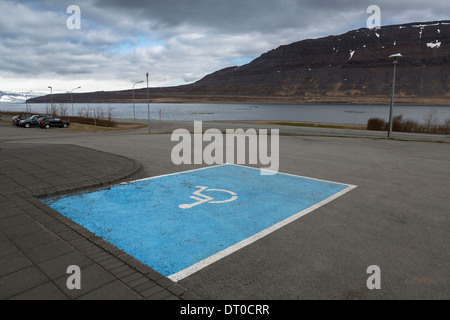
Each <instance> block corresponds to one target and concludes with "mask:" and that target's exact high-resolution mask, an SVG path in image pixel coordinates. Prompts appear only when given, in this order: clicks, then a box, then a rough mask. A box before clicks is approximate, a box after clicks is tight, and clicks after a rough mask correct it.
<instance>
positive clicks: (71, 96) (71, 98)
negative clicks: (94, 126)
mask: <svg viewBox="0 0 450 320" xmlns="http://www.w3.org/2000/svg"><path fill="white" fill-rule="evenodd" d="M80 88H81V87H77V88H73V89H72V90H71V91H70V100H72V117H74V116H75V112H74V111H73V95H72V92H73V91H74V90H77V89H80Z"/></svg>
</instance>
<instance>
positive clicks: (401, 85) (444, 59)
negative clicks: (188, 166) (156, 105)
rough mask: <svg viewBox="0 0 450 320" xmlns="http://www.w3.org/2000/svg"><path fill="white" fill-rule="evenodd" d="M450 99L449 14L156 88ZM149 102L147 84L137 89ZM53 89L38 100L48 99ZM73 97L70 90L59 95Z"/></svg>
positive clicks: (190, 94) (315, 98)
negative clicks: (393, 57) (393, 93)
mask: <svg viewBox="0 0 450 320" xmlns="http://www.w3.org/2000/svg"><path fill="white" fill-rule="evenodd" d="M394 53H401V54H402V55H403V58H401V59H399V62H398V64H397V77H396V102H399V103H401V102H404V103H411V104H450V64H449V62H450V20H446V21H434V22H417V23H408V24H402V25H391V26H383V27H381V28H379V29H367V28H361V29H358V30H353V31H349V32H347V33H344V34H341V35H337V36H328V37H323V38H319V39H307V40H302V41H298V42H294V43H292V44H289V45H283V46H280V47H278V48H276V49H273V50H271V51H269V52H266V53H264V54H262V55H261V56H260V57H258V58H256V59H255V60H253V61H252V62H250V63H248V64H246V65H243V66H240V67H237V66H233V67H228V68H225V69H222V70H219V71H216V72H214V73H211V74H209V75H207V76H205V77H204V78H202V79H200V80H199V81H197V82H195V83H192V84H188V85H183V86H177V87H164V88H151V89H150V99H151V101H152V102H295V103H320V102H322V103H389V101H390V96H391V87H392V73H393V64H392V60H391V59H390V58H388V56H390V55H391V54H394ZM135 97H136V101H146V97H147V94H146V89H145V88H144V89H139V90H135ZM49 98H50V97H49V96H44V97H40V98H35V99H32V102H49ZM131 99H132V90H124V91H113V92H103V91H102V92H91V93H78V94H76V95H75V94H74V100H75V101H77V102H129V101H131ZM53 101H55V102H58V101H59V102H68V101H70V95H67V94H66V95H53Z"/></svg>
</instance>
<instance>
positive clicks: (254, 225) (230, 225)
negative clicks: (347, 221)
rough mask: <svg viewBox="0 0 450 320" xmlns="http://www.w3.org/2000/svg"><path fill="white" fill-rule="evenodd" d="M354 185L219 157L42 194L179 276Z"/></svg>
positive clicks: (170, 274) (120, 245)
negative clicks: (263, 170)
mask: <svg viewBox="0 0 450 320" xmlns="http://www.w3.org/2000/svg"><path fill="white" fill-rule="evenodd" d="M352 188H354V186H351V185H346V184H340V183H335V182H329V181H323V180H316V179H311V178H305V177H299V176H295V175H289V174H282V173H278V174H275V175H261V174H260V170H259V169H254V168H249V167H244V166H237V165H221V166H215V167H208V168H204V169H199V170H194V171H187V172H180V173H177V174H171V175H165V176H159V177H153V178H148V179H143V180H138V181H134V182H130V183H125V184H119V185H116V186H112V187H110V188H105V189H101V190H98V191H94V192H84V193H78V194H75V195H70V196H63V197H54V198H51V199H45V200H43V202H45V203H46V204H47V205H49V206H50V207H52V208H53V209H55V210H56V211H58V212H60V213H61V214H63V215H64V216H66V217H68V218H70V219H71V220H73V221H74V222H76V223H78V224H80V225H82V226H84V227H85V228H87V229H88V230H90V231H91V232H93V233H95V234H96V235H98V236H99V237H101V238H103V239H105V240H107V241H109V242H110V243H112V244H114V245H115V246H117V247H118V248H120V249H122V250H123V251H125V252H127V253H128V254H130V255H132V256H134V257H135V258H137V259H139V260H140V261H142V262H143V263H145V264H147V265H148V266H150V267H152V268H153V269H155V270H157V271H158V272H160V273H161V274H163V275H165V276H168V277H170V278H171V279H173V280H174V281H178V280H180V279H182V278H184V277H186V276H188V275H189V274H192V273H193V272H196V271H198V270H200V269H201V268H203V267H205V266H206V265H208V264H210V263H212V262H214V261H217V260H218V259H220V258H222V257H223V256H225V255H227V254H230V253H232V252H234V251H236V250H238V249H240V248H242V247H243V246H245V245H248V244H249V243H252V242H253V241H256V240H258V239H259V238H261V237H263V236H264V235H266V234H268V233H270V232H273V231H274V230H277V229H278V228H280V227H282V226H283V225H285V224H287V223H290V222H291V221H293V220H295V219H298V218H299V217H301V216H302V215H304V214H307V213H309V212H311V211H312V210H314V209H316V208H318V207H320V206H321V205H324V204H326V203H328V202H329V201H331V200H333V199H335V198H337V197H338V196H340V195H342V194H344V193H345V192H347V191H349V190H351V189H352Z"/></svg>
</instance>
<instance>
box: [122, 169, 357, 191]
mask: <svg viewBox="0 0 450 320" xmlns="http://www.w3.org/2000/svg"><path fill="white" fill-rule="evenodd" d="M222 166H237V167H243V168H248V169H253V170H263V171H268V172H274V173H276V174H282V175H286V176H293V177H299V178H305V179H309V180H315V181H323V182H328V183H333V184H339V185H342V186H349V187H357V186H355V185H351V184H348V183H340V182H335V181H331V180H324V179H318V178H312V177H306V176H300V175H297V174H293V173H285V172H278V171H270V170H266V169H261V168H254V167H250V166H246V165H242V164H235V163H223V164H217V165H211V166H207V167H202V168H198V169H190V170H185V171H179V172H173V173H167V174H162V175H159V176H154V177H146V178H141V179H137V180H131V181H124V182H121V183H118V184H117V185H124V184H130V183H133V182H138V181H145V180H151V179H157V178H163V177H169V176H174V175H177V174H182V173H189V172H194V171H200V170H205V169H212V168H218V167H222Z"/></svg>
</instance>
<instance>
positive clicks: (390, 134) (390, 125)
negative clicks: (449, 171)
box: [388, 53, 403, 138]
mask: <svg viewBox="0 0 450 320" xmlns="http://www.w3.org/2000/svg"><path fill="white" fill-rule="evenodd" d="M401 57H403V56H402V55H401V54H400V53H396V54H392V55H390V56H389V58H392V59H393V63H394V75H393V76H392V96H391V107H390V109H389V131H388V138H390V137H391V136H392V119H393V118H392V116H393V111H394V92H395V72H396V69H397V59H398V58H401Z"/></svg>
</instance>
